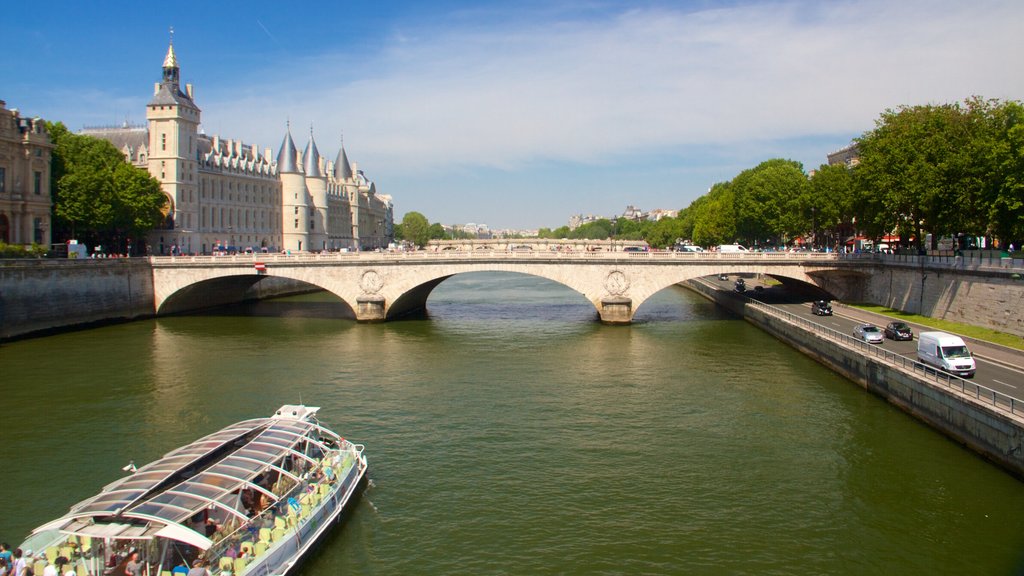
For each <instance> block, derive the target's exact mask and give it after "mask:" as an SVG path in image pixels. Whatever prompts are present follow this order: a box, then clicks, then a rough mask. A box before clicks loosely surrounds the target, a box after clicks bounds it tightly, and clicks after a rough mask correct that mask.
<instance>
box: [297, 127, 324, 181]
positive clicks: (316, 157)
mask: <svg viewBox="0 0 1024 576" xmlns="http://www.w3.org/2000/svg"><path fill="white" fill-rule="evenodd" d="M302 167H303V168H304V169H305V171H306V177H308V178H323V177H324V173H323V172H321V171H320V152H319V151H318V150H317V149H316V142H314V141H313V129H312V128H310V129H309V144H306V150H305V152H303V153H302Z"/></svg>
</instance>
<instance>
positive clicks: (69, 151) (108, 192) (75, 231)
mask: <svg viewBox="0 0 1024 576" xmlns="http://www.w3.org/2000/svg"><path fill="white" fill-rule="evenodd" d="M47 130H48V132H49V134H50V139H51V141H52V142H53V144H54V151H53V163H52V165H51V167H52V170H53V173H52V176H53V177H52V181H53V186H54V190H53V198H54V217H55V218H54V219H55V230H56V234H55V236H56V237H63V238H73V237H80V238H82V239H83V240H85V241H86V242H88V243H91V244H94V245H95V244H103V245H107V246H114V247H117V249H121V248H123V247H125V246H126V244H127V243H128V242H129V239H130V238H132V237H136V238H141V237H142V236H143V235H144V234H145V233H146V232H148V231H150V230H153V229H154V228H156V227H157V226H159V225H160V223H161V221H162V220H163V209H164V207H165V206H166V203H167V198H166V197H165V196H164V194H163V191H162V190H161V188H160V183H159V182H158V181H157V180H155V179H154V178H152V177H151V176H150V175H149V173H148V172H146V171H145V170H142V169H140V168H136V167H134V166H132V165H130V164H128V163H127V162H125V159H124V156H123V155H122V154H121V152H119V151H118V150H117V149H116V148H114V146H113V145H112V144H110V143H109V142H107V141H105V140H100V139H98V138H93V137H91V136H84V135H80V134H72V133H71V132H69V131H68V129H67V128H66V127H65V126H64V125H63V124H62V123H59V122H58V123H47ZM136 246H141V242H138V243H137V244H136Z"/></svg>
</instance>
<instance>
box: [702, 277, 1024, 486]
mask: <svg viewBox="0 0 1024 576" xmlns="http://www.w3.org/2000/svg"><path fill="white" fill-rule="evenodd" d="M686 287H688V288H690V289H692V290H694V291H696V292H697V293H698V294H701V295H703V296H705V297H706V298H708V299H709V300H712V301H714V302H717V303H718V304H720V305H722V306H724V307H725V308H727V309H729V310H731V311H733V312H735V313H736V314H739V315H741V316H743V317H744V318H745V319H746V320H747V321H749V322H751V323H752V324H754V325H756V326H758V327H760V328H762V329H763V330H765V331H766V332H768V333H769V334H771V335H773V336H775V337H776V338H778V339H780V340H782V341H783V342H785V343H787V344H789V345H791V346H793V347H794V348H796V349H798V350H800V351H801V352H803V353H805V354H807V355H808V356H811V357H812V358H814V359H816V360H818V361H819V362H821V363H822V364H824V365H826V366H828V367H829V368H831V369H833V370H835V371H836V372H838V373H839V374H842V375H843V376H845V377H847V378H849V379H850V380H852V381H854V382H856V383H857V384H859V385H860V386H862V387H864V388H865V389H866V390H868V391H869V392H871V393H873V394H876V395H878V396H880V397H882V398H884V399H885V400H887V401H889V402H890V403H892V404H894V405H896V406H898V407H899V408H901V409H902V410H904V411H905V412H907V413H909V414H911V415H912V416H914V417H916V418H918V419H920V420H921V421H923V422H925V423H927V424H929V425H930V426H932V427H933V428H935V429H936V430H938V431H940V432H942V433H943V434H945V435H946V436H948V437H950V438H952V439H953V440H955V441H957V442H959V443H961V444H963V445H965V446H967V447H969V448H970V449H972V450H974V451H975V452H977V453H979V454H981V455H982V456H984V457H985V458H987V459H989V460H991V461H992V462H994V463H996V464H998V465H999V466H1001V467H1002V468H1004V469H1005V470H1007V471H1009V472H1010V473H1011V474H1013V475H1014V476H1016V477H1017V478H1020V479H1022V480H1024V418H1021V417H1020V416H1013V415H1010V414H1008V413H1006V412H1003V411H1000V410H996V409H994V408H992V406H990V405H988V404H985V403H984V402H981V401H977V400H975V399H972V398H969V397H965V396H962V395H959V394H956V393H954V392H953V391H951V390H948V389H946V388H943V387H941V386H938V385H935V384H933V383H931V382H929V381H927V380H924V379H922V378H920V377H919V376H917V375H915V374H913V373H912V372H910V371H907V370H904V369H901V368H898V367H895V366H891V365H889V364H887V363H885V362H883V361H882V360H881V359H880V358H875V357H871V356H865V355H864V354H862V353H860V352H859V351H857V350H855V349H852V348H848V347H846V346H844V345H842V344H840V343H838V342H834V341H832V340H828V339H826V338H823V337H822V336H821V335H819V334H816V333H813V332H810V331H808V330H806V329H804V328H801V327H799V326H795V325H793V324H790V323H788V322H786V321H784V320H783V319H782V318H779V317H776V316H772V315H771V314H768V313H766V312H765V311H763V310H761V309H758V308H754V307H753V306H747V305H746V303H745V302H746V300H745V299H743V298H736V297H734V296H732V295H731V294H728V293H722V292H719V291H717V290H715V289H714V288H712V287H709V286H707V285H706V284H703V283H702V282H700V281H699V280H698V281H691V282H687V283H686Z"/></svg>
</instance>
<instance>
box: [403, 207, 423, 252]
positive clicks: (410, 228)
mask: <svg viewBox="0 0 1024 576" xmlns="http://www.w3.org/2000/svg"><path fill="white" fill-rule="evenodd" d="M399 226H400V230H401V233H402V239H403V240H406V241H408V242H412V243H413V244H415V245H416V246H419V247H421V248H422V247H423V246H426V244H427V241H428V240H430V224H429V222H428V221H427V217H426V216H424V215H423V214H420V213H419V212H406V213H405V216H403V217H402V223H401V224H400V225H399Z"/></svg>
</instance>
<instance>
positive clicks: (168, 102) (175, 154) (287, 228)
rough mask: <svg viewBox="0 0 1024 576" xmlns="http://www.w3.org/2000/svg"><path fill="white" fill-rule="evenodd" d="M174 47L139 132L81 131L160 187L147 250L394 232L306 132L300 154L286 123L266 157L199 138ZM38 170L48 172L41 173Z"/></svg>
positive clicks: (355, 179) (354, 176) (358, 182)
mask: <svg viewBox="0 0 1024 576" xmlns="http://www.w3.org/2000/svg"><path fill="white" fill-rule="evenodd" d="M179 74H180V69H179V67H178V61H177V57H176V56H175V54H174V45H173V44H171V45H170V46H169V47H168V49H167V56H166V58H165V59H164V63H163V78H162V81H161V82H158V83H156V85H155V87H154V91H153V99H152V100H151V101H150V102H149V104H148V105H147V106H146V120H147V125H146V126H130V125H128V124H125V125H124V126H121V127H117V128H87V129H85V130H83V131H82V133H83V134H88V135H91V136H95V137H97V138H103V139H105V140H108V141H109V142H111V143H112V144H114V146H116V147H117V148H118V149H119V150H121V152H122V153H123V154H124V155H125V158H126V159H127V160H128V161H129V162H131V163H132V164H134V165H136V166H139V167H141V168H145V169H147V170H148V171H149V173H150V174H151V175H152V176H153V177H154V178H156V179H157V180H159V181H160V184H161V186H162V188H163V190H164V193H165V194H166V196H167V201H168V204H167V213H166V219H165V222H164V225H163V226H162V227H161V228H160V229H158V230H155V231H153V232H152V233H151V234H150V235H149V238H148V239H147V240H148V244H149V247H150V249H151V250H152V252H153V253H156V254H168V253H171V252H173V251H181V252H185V253H191V252H198V253H203V254H207V253H210V252H214V251H221V250H229V249H236V250H242V249H246V248H254V249H256V250H273V251H278V250H290V251H298V252H306V251H320V250H338V249H342V248H344V249H375V248H383V247H386V246H387V245H388V242H389V241H390V239H391V238H392V237H393V236H394V232H393V230H394V214H393V212H394V210H393V205H392V201H391V197H390V196H387V195H383V194H378V193H377V189H376V186H375V185H374V183H373V182H372V181H370V180H368V179H367V178H366V176H365V174H364V173H363V171H362V170H360V169H359V167H358V165H357V164H355V163H351V162H349V160H348V156H347V154H346V152H345V147H344V146H342V147H341V150H340V151H339V152H338V155H337V158H336V159H335V161H334V162H329V161H327V160H325V159H324V158H323V157H321V156H320V152H319V150H318V149H317V146H316V142H315V141H314V139H313V131H312V129H310V135H309V142H308V143H307V144H306V148H305V151H304V152H303V153H302V155H301V156H300V155H299V153H298V150H297V148H296V147H295V143H294V141H293V140H292V136H291V129H290V127H288V129H287V130H286V133H285V137H284V141H283V142H282V144H281V148H280V150H279V151H278V153H277V154H276V156H275V155H274V154H273V152H272V151H271V150H270V149H269V148H260V147H258V146H256V145H250V144H244V143H243V142H241V141H240V140H233V139H224V138H220V137H219V136H216V135H215V136H213V137H209V136H207V135H206V134H204V133H203V132H202V131H201V130H200V117H201V111H200V110H199V107H198V106H196V104H195V102H194V100H193V91H192V85H191V84H186V85H185V90H184V91H183V90H182V89H181V84H180V80H179ZM47 173H48V171H47Z"/></svg>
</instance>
